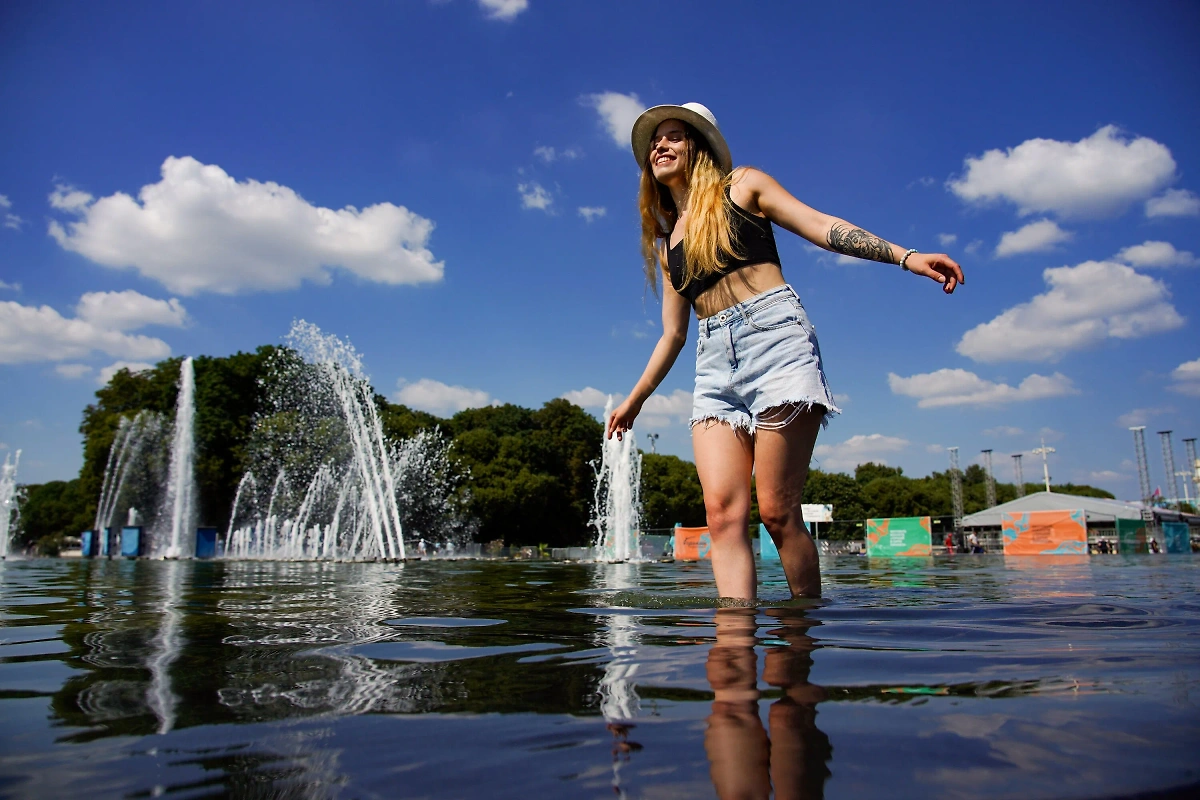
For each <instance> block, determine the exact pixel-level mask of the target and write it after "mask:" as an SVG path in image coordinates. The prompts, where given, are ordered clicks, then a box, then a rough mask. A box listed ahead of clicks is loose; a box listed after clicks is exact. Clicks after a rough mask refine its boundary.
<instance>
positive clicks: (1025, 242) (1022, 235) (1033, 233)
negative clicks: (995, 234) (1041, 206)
mask: <svg viewBox="0 0 1200 800" xmlns="http://www.w3.org/2000/svg"><path fill="white" fill-rule="evenodd" d="M1074 235H1075V234H1073V233H1071V232H1070V231H1064V230H1063V229H1062V228H1060V227H1058V225H1057V223H1055V222H1052V221H1051V220H1048V219H1042V220H1038V221H1037V222H1031V223H1029V224H1028V225H1024V226H1022V227H1021V228H1019V229H1018V230H1015V231H1009V232H1008V233H1006V234H1004V235H1003V236H1001V237H1000V244H998V245H996V257H997V258H1004V257H1005V256H1015V255H1017V254H1019V253H1042V252H1045V251H1046V250H1053V249H1054V246H1055V245H1058V244H1061V243H1063V242H1068V241H1070V240H1071V237H1073V236H1074Z"/></svg>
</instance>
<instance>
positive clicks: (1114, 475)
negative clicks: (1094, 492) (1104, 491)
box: [1087, 469, 1127, 481]
mask: <svg viewBox="0 0 1200 800" xmlns="http://www.w3.org/2000/svg"><path fill="white" fill-rule="evenodd" d="M1126 477H1127V476H1125V475H1122V474H1121V473H1119V472H1113V471H1112V470H1111V469H1102V470H1097V471H1094V472H1089V473H1088V474H1087V478H1088V480H1089V481H1118V480H1124V479H1125V478H1126Z"/></svg>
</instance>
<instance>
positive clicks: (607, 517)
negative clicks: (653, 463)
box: [592, 395, 642, 561]
mask: <svg viewBox="0 0 1200 800" xmlns="http://www.w3.org/2000/svg"><path fill="white" fill-rule="evenodd" d="M612 410H613V398H612V395H609V397H608V402H607V404H606V405H605V406H604V419H605V420H607V419H608V417H609V416H610V415H611V414H612ZM636 438H637V437H636V436H634V434H633V431H632V430H630V431H627V432H626V433H625V435H624V436H623V437H622V438H621V439H617V438H616V437H615V436H614V437H612V438H607V437H606V438H605V439H604V446H603V450H602V451H601V457H600V467H599V469H598V470H597V471H596V495H595V503H594V505H593V512H592V513H593V516H592V525H593V526H594V527H595V528H596V544H595V558H596V560H597V561H634V560H637V559H639V557H640V552H639V551H640V547H641V513H642V501H641V488H642V454H641V453H639V452H638V449H637V445H636V443H635V442H636Z"/></svg>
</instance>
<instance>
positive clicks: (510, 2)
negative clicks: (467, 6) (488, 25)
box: [479, 0, 529, 22]
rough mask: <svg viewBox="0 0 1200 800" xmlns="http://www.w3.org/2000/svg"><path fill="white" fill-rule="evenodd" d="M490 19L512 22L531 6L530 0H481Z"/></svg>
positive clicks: (480, 4) (481, 4)
mask: <svg viewBox="0 0 1200 800" xmlns="http://www.w3.org/2000/svg"><path fill="white" fill-rule="evenodd" d="M479 7H480V8H482V9H483V11H484V14H485V15H486V16H487V18H488V19H498V20H501V21H503V22H512V21H513V20H514V19H516V18H517V15H518V14H520V13H521V12H522V11H524V10H525V9H527V8H529V0H479Z"/></svg>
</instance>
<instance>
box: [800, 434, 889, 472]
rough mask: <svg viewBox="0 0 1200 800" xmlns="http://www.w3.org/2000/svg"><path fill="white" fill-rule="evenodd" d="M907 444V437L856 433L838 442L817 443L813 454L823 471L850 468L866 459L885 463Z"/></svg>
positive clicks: (864, 461) (866, 460)
mask: <svg viewBox="0 0 1200 800" xmlns="http://www.w3.org/2000/svg"><path fill="white" fill-rule="evenodd" d="M908 446H909V442H908V440H907V439H901V438H899V437H896V436H884V435H883V434H882V433H872V434H870V435H866V436H864V435H863V434H858V435H857V436H851V437H850V438H849V439H847V440H846V441H844V442H841V443H840V444H819V445H817V446H816V448H814V449H813V456H814V457H816V458H817V459H819V460H820V465H821V469H823V470H825V471H830V470H852V469H854V468H855V467H857V466H858V465H859V464H865V463H867V462H868V461H874V462H875V463H876V464H886V463H887V459H888V457H889V456H894V455H895V454H896V453H901V452H903V451H904V450H906V449H908Z"/></svg>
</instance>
